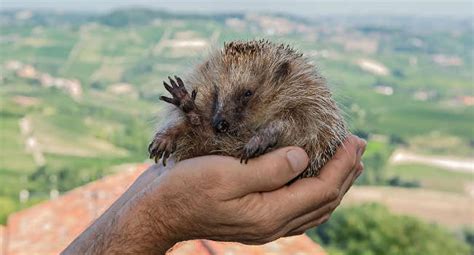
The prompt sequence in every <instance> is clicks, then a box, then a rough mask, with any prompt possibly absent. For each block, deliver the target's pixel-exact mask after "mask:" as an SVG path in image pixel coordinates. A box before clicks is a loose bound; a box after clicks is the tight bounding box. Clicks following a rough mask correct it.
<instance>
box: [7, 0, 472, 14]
mask: <svg viewBox="0 0 474 255" xmlns="http://www.w3.org/2000/svg"><path fill="white" fill-rule="evenodd" d="M125 7H150V8H155V9H166V10H169V11H177V12H189V13H216V12H233V11H235V12H240V11H244V12H247V11H257V12H282V13H290V14H295V15H300V16H306V17H311V16H315V15H333V14H345V15H346V14H348V15H352V14H360V15H366V14H381V15H417V16H440V15H442V16H471V17H472V16H473V12H474V9H473V1H472V0H452V1H450V0H441V1H439V0H438V1H436V0H398V1H395V0H346V1H343V0H332V1H331V0H274V1H270V0H261V1H256V0H241V1H236V0H201V1H197V0H185V1H183V0H155V1H150V0H0V9H24V8H27V9H43V10H58V11H80V12H107V11H110V10H113V9H117V8H125Z"/></svg>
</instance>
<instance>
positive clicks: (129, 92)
mask: <svg viewBox="0 0 474 255" xmlns="http://www.w3.org/2000/svg"><path fill="white" fill-rule="evenodd" d="M107 91H108V92H110V93H112V94H115V95H124V96H129V97H132V98H138V96H139V95H138V91H137V90H136V89H135V88H134V86H133V85H132V84H129V83H116V84H112V85H110V86H108V87H107Z"/></svg>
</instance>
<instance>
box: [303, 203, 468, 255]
mask: <svg viewBox="0 0 474 255" xmlns="http://www.w3.org/2000/svg"><path fill="white" fill-rule="evenodd" d="M308 234H309V235H310V236H311V237H313V238H314V239H317V240H318V242H320V243H322V244H323V245H325V246H327V247H328V248H329V250H336V251H342V252H343V253H344V254H347V255H380V254H384V255H418V254H424V255H438V254H439V255H445V254H458V255H462V254H466V255H467V254H469V247H468V245H467V244H466V243H464V242H463V241H461V240H458V239H456V238H455V237H454V235H453V234H451V233H450V232H448V231H447V230H445V229H443V228H441V227H439V226H437V225H432V224H428V223H424V222H422V221H419V220H417V219H416V218H413V217H408V216H399V215H394V214H392V213H390V212H389V211H388V209H387V208H386V207H384V206H382V205H378V204H365V205H360V206H354V207H347V208H342V209H340V210H338V211H336V212H335V213H334V215H333V216H332V218H331V220H329V221H328V222H327V223H326V224H324V225H322V226H320V227H318V228H316V229H313V230H310V231H309V233H308Z"/></svg>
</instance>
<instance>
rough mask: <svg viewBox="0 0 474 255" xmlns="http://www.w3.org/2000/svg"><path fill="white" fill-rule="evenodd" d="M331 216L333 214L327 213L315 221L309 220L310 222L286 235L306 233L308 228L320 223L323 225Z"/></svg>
mask: <svg viewBox="0 0 474 255" xmlns="http://www.w3.org/2000/svg"><path fill="white" fill-rule="evenodd" d="M330 217H331V214H325V215H323V216H322V217H320V218H317V219H315V220H313V221H309V222H307V223H305V224H303V225H301V226H299V227H298V228H296V229H293V230H291V231H290V232H288V233H287V234H286V235H285V236H295V235H302V234H304V232H306V231H308V229H311V228H314V227H317V226H319V225H322V224H324V223H326V222H327V221H328V220H329V218H330Z"/></svg>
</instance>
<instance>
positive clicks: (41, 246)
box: [0, 164, 324, 255]
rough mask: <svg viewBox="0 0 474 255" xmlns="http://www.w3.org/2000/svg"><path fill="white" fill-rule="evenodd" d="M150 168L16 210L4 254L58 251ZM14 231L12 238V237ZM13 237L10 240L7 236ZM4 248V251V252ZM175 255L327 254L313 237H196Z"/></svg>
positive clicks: (0, 237)
mask: <svg viewBox="0 0 474 255" xmlns="http://www.w3.org/2000/svg"><path fill="white" fill-rule="evenodd" d="M147 167H148V165H144V164H143V165H138V166H135V167H133V168H131V169H129V170H126V171H122V172H120V173H118V174H115V175H111V176H107V177H104V178H102V179H100V180H97V181H95V182H92V183H89V184H87V185H84V186H82V187H79V188H76V189H74V190H71V191H70V192H67V193H65V194H64V195H61V196H60V197H58V198H57V199H55V200H50V201H46V202H43V203H40V204H38V205H36V206H33V207H31V208H29V209H25V210H23V211H20V212H17V213H14V214H12V215H11V216H10V217H9V219H8V222H7V227H3V226H0V255H3V254H5V255H22V254H25V255H26V254H58V253H59V252H60V251H61V250H63V249H64V248H65V247H66V246H67V245H68V244H69V243H70V242H71V241H72V240H73V239H74V238H75V237H76V236H77V235H79V234H80V233H81V232H82V231H83V230H84V229H86V228H87V227H88V225H89V224H90V223H91V222H92V221H93V220H94V219H96V218H97V217H98V216H99V215H100V214H101V213H102V212H103V211H104V210H105V209H106V208H108V207H109V206H110V205H111V204H112V203H113V202H114V201H115V199H117V197H119V196H120V195H121V194H122V193H123V192H124V191H125V190H126V189H127V188H128V186H129V185H130V184H131V183H132V182H133V181H134V180H135V179H136V178H137V177H138V176H139V175H140V174H141V173H142V172H143V171H144V170H145V169H146V168H147ZM7 234H8V236H7ZM7 237H8V238H7ZM2 252H3V253H2ZM170 254H171V255H191V254H192V255H195V254H196V255H198V254H209V255H218V254H225V255H240V254H246V255H247V254H248V255H257V254H298V255H306V254H308V255H309V254H311V255H313V254H315V255H316V254H324V252H323V250H322V249H321V247H319V246H318V245H317V244H315V243H313V242H312V241H311V240H310V239H309V238H308V237H307V236H298V237H291V238H284V239H280V240H277V241H275V242H272V243H269V244H266V245H263V246H246V245H242V244H238V243H219V242H213V241H207V240H195V241H188V242H184V243H180V244H178V245H177V246H175V247H174V249H173V250H172V251H171V253H170Z"/></svg>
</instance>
